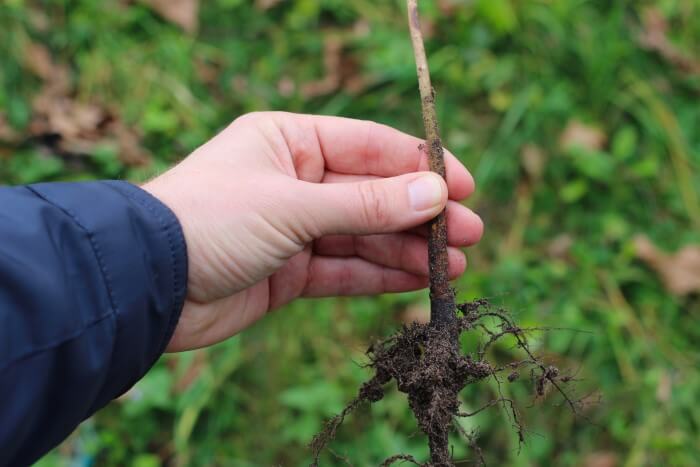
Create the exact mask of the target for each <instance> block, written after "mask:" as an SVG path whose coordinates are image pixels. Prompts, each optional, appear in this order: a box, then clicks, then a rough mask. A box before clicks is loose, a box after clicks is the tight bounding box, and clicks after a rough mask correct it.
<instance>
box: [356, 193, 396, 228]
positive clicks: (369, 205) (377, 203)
mask: <svg viewBox="0 0 700 467" xmlns="http://www.w3.org/2000/svg"><path fill="white" fill-rule="evenodd" d="M358 187H359V190H360V199H361V202H362V216H363V218H364V219H363V220H364V224H365V226H366V227H367V228H372V227H379V228H382V227H385V226H386V225H387V223H388V221H389V206H388V203H387V199H386V196H385V195H384V193H383V191H382V190H381V189H380V188H379V187H378V186H377V184H376V183H374V182H366V183H360V184H359V185H358Z"/></svg>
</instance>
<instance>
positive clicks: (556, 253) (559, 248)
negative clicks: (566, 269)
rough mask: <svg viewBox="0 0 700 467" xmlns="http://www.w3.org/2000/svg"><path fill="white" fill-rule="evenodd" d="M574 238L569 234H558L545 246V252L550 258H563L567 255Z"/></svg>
mask: <svg viewBox="0 0 700 467" xmlns="http://www.w3.org/2000/svg"><path fill="white" fill-rule="evenodd" d="M573 244H574V239H573V238H572V237H571V235H569V234H560V235H558V236H556V237H554V240H552V242H551V243H550V244H549V245H548V246H547V253H548V254H549V256H551V257H552V258H558V259H564V258H566V257H567V256H568V254H569V250H570V249H571V245H573Z"/></svg>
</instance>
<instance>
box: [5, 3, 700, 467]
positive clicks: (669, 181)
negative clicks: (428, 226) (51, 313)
mask: <svg viewBox="0 0 700 467" xmlns="http://www.w3.org/2000/svg"><path fill="white" fill-rule="evenodd" d="M203 3H205V5H203V8H202V11H201V12H200V16H199V24H200V29H199V32H198V33H196V34H195V35H188V34H185V33H183V32H182V31H181V30H180V29H178V28H177V26H174V25H173V24H171V23H168V22H166V21H164V20H162V19H161V18H160V17H159V16H157V15H156V14H154V13H153V12H152V11H151V10H150V9H148V8H147V7H146V6H144V5H143V4H141V3H138V2H122V1H116V0H111V1H105V2H90V1H86V0H51V1H49V0H45V1H38V0H37V1H29V0H9V1H6V2H3V4H2V6H0V53H1V55H2V57H3V60H2V62H1V63H0V115H3V116H4V120H5V121H6V122H9V126H10V127H11V128H12V130H13V131H14V132H16V133H18V134H20V135H28V134H29V133H30V131H31V130H30V121H31V120H32V115H33V114H34V110H33V108H32V99H33V98H34V97H35V96H36V95H37V94H38V93H39V92H40V91H41V89H42V88H43V86H45V83H44V81H43V80H42V79H41V78H40V77H38V76H37V75H36V73H33V72H32V71H31V66H30V65H28V63H27V60H28V59H27V56H28V52H27V51H28V47H29V44H32V43H41V44H44V45H46V46H47V47H48V48H49V50H50V52H51V56H52V57H53V59H54V61H55V62H56V63H58V64H64V65H66V66H67V67H68V68H67V69H68V70H69V72H70V78H71V89H72V91H71V95H70V96H71V99H73V100H74V101H75V102H80V103H88V104H90V103H92V104H95V103H97V104H98V105H99V106H100V107H101V108H104V109H109V110H108V111H109V113H110V115H112V118H114V119H118V120H119V121H123V122H125V124H126V125H127V126H128V127H129V128H131V129H133V130H134V131H135V132H136V133H137V134H138V135H139V137H138V141H139V144H140V145H141V146H142V147H143V148H145V149H146V150H147V151H148V153H149V154H150V162H149V163H148V164H146V165H145V166H139V167H135V166H131V165H129V164H126V163H124V161H123V160H122V159H121V158H120V151H119V146H118V145H116V146H115V144H114V142H113V141H109V140H105V141H97V142H95V143H94V144H93V145H92V146H91V148H90V150H88V151H85V152H83V153H79V154H71V155H66V154H64V153H60V152H57V151H54V150H52V146H50V145H48V146H47V145H46V144H45V143H46V141H43V140H42V141H39V140H36V139H30V140H28V141H27V140H25V138H20V140H19V142H17V141H15V142H8V141H6V142H5V143H0V181H1V182H4V183H9V184H15V183H31V182H36V181H46V180H76V179H92V178H128V179H131V180H134V181H140V180H144V179H145V178H146V177H148V176H151V175H153V174H155V173H157V172H159V171H162V170H164V168H166V167H167V166H168V165H169V164H171V163H173V162H174V161H176V160H178V159H179V158H181V157H183V156H185V155H186V154H187V153H188V152H189V151H191V150H192V149H193V148H195V147H197V145H199V144H201V143H202V142H204V141H205V140H206V139H207V138H208V137H210V136H211V135H212V134H213V133H214V132H216V131H217V129H219V128H221V127H222V126H223V125H225V124H226V123H227V122H229V121H230V120H232V119H233V118H235V117H236V116H237V115H240V114H242V113H244V112H248V111H253V110H266V109H280V110H289V111H294V112H307V113H321V114H334V115H343V116H349V117H357V118H364V119H373V120H377V121H380V122H384V123H387V124H390V125H393V126H396V127H398V128H401V129H403V130H405V131H408V132H412V133H414V134H421V133H422V130H421V121H420V113H419V100H418V92H417V86H416V82H415V72H414V69H413V63H412V60H411V57H412V54H411V50H410V43H409V39H408V35H407V31H406V27H405V24H404V12H403V5H402V4H403V2H400V1H393V0H392V1H387V2H370V1H366V0H342V1H341V0H319V1H311V0H298V1H286V2H285V1H283V2H280V3H279V4H278V5H276V6H274V7H272V8H270V9H268V10H263V9H262V8H260V7H257V6H255V5H254V4H253V3H254V2H244V1H240V0H216V1H210V2H203ZM423 3H424V4H425V5H424V10H425V12H424V15H425V16H426V17H427V18H430V19H432V23H433V27H432V30H433V33H432V35H431V37H430V39H429V40H428V43H427V47H428V51H429V54H430V60H431V71H432V73H433V82H434V85H435V87H436V90H437V95H438V113H439V118H440V120H441V126H442V128H443V133H444V140H445V143H446V145H447V146H448V147H449V148H450V149H451V150H452V151H453V152H454V153H456V154H458V155H459V156H460V157H461V158H462V160H463V161H464V162H465V164H467V166H468V167H470V169H471V170H472V172H473V173H474V174H475V178H476V180H477V184H478V193H477V194H476V195H475V196H474V197H473V199H472V200H470V202H469V205H470V206H471V207H473V208H474V209H475V210H476V211H477V212H479V213H480V214H481V215H482V217H483V218H484V220H485V222H486V227H487V228H486V235H485V238H484V240H483V242H482V243H481V244H480V245H478V246H476V247H474V248H472V249H471V250H470V251H469V259H470V269H469V271H468V272H467V274H466V275H465V276H464V277H463V278H461V279H460V280H459V281H458V282H457V283H456V284H455V285H456V287H457V289H458V291H459V298H461V299H463V300H464V299H470V298H477V297H482V296H487V297H491V298H492V299H493V300H495V301H496V302H498V303H500V304H502V305H503V306H505V307H507V308H509V309H511V310H513V311H514V312H515V313H516V315H517V316H518V318H519V320H520V322H521V323H522V324H523V325H525V326H558V327H562V328H570V329H577V330H582V331H587V332H571V331H565V330H563V331H556V332H549V333H544V334H541V335H539V336H537V337H538V339H537V341H538V349H539V350H540V351H542V352H546V353H548V354H550V355H551V358H554V359H555V360H556V361H557V363H558V364H559V365H560V366H561V367H564V368H570V369H572V370H578V371H579V377H581V378H582V379H583V381H582V382H581V383H579V386H580V388H581V390H582V391H593V392H594V395H593V396H592V398H593V399H595V400H597V398H598V396H600V398H601V402H600V403H595V404H591V406H590V407H589V408H588V409H587V411H586V415H587V416H588V417H590V419H591V421H585V420H583V419H576V418H574V417H573V416H572V415H571V414H569V413H568V411H567V410H565V409H564V408H562V407H560V406H558V404H557V401H556V399H555V398H553V397H552V398H551V399H550V400H547V401H545V402H544V403H542V402H537V403H536V407H535V408H533V409H530V410H524V411H523V415H524V419H525V421H526V423H527V426H528V428H529V430H530V433H531V435H530V436H529V437H528V439H527V442H526V444H525V445H524V446H523V447H522V450H520V452H519V453H518V442H517V439H516V438H515V435H514V434H513V433H512V432H511V430H510V429H508V427H509V425H510V422H509V421H508V419H507V418H506V416H505V414H504V413H503V411H498V410H496V411H488V412H484V413H483V414H480V415H479V416H477V417H474V418H473V419H469V420H468V421H466V422H465V423H466V424H467V425H466V427H467V428H477V427H478V429H479V432H480V439H481V445H482V447H483V448H484V450H485V452H486V456H487V459H488V460H490V461H491V463H493V464H497V465H498V464H507V465H515V466H518V465H523V466H525V465H564V466H565V465H602V464H596V462H601V459H604V458H608V459H615V462H616V463H615V464H613V465H620V466H630V467H632V466H646V465H678V466H681V465H693V464H694V463H695V460H696V459H697V458H698V457H700V444H699V443H698V439H700V409H698V403H697V401H698V396H699V395H700V373H698V371H697V368H698V367H700V348H699V347H698V342H700V324H698V323H699V321H700V305H699V301H698V296H697V294H696V295H694V296H687V297H674V296H671V295H670V294H669V293H668V292H667V291H666V290H665V289H664V286H663V283H662V282H661V280H660V279H659V277H658V276H657V275H656V274H655V273H654V272H653V271H652V270H651V269H649V268H648V267H647V266H646V265H645V264H643V263H641V262H640V261H639V260H637V259H636V257H635V253H634V247H633V238H634V236H635V235H636V234H646V235H648V236H649V237H650V238H651V239H652V241H654V243H656V244H657V245H659V246H660V247H662V248H664V249H666V250H669V251H672V250H675V249H677V248H679V247H681V246H683V245H687V244H693V243H698V242H699V241H700V233H699V232H700V229H699V228H698V227H700V206H699V205H698V197H699V195H700V193H699V192H700V172H699V171H698V170H697V168H698V164H700V132H699V131H698V128H700V106H699V105H698V95H699V94H700V75H699V74H698V73H697V72H692V71H687V70H684V69H683V68H682V67H681V66H679V65H678V63H674V61H673V60H672V59H671V58H672V57H669V56H664V55H663V54H661V53H659V52H658V51H654V50H649V49H647V48H645V47H642V45H641V43H640V40H639V37H640V34H643V31H644V30H645V26H644V24H645V23H644V18H645V14H648V13H645V11H648V10H647V9H648V8H654V9H656V10H657V11H658V12H659V13H660V15H661V16H662V17H663V18H665V19H666V21H668V23H669V24H670V27H669V29H668V31H667V34H666V37H667V39H668V41H670V43H671V44H672V45H673V46H674V47H675V48H676V49H677V50H679V51H680V53H681V54H682V55H683V56H685V57H689V58H690V59H691V60H692V59H694V60H695V62H697V61H698V57H700V49H699V48H698V47H699V46H698V44H700V20H698V18H700V5H698V4H697V2H694V1H693V0H661V1H657V2H651V1H641V0H640V1H624V0H615V1H599V0H558V1H556V2H550V1H545V0H527V1H525V0H523V1H511V0H491V1H486V0H474V1H457V0H455V1H451V2H450V1H447V0H443V1H437V0H436V1H433V2H423ZM440 5H441V6H442V8H443V9H440V8H439V7H438V6H440ZM329 41H336V42H340V43H341V44H342V51H343V52H342V58H341V63H342V64H343V66H342V70H343V72H342V73H341V78H342V79H341V85H340V86H339V88H338V89H336V90H333V91H332V92H328V93H319V92H311V91H309V86H308V85H309V83H311V84H314V83H315V82H317V81H318V80H319V79H321V78H323V77H324V75H325V74H326V70H325V66H324V50H325V49H326V48H327V45H326V44H327V43H328V42H329ZM316 84H317V83H316ZM310 88H311V89H312V91H313V90H314V87H313V86H310ZM316 91H317V90H316ZM0 121H2V120H0ZM575 121H577V122H581V125H583V127H584V128H587V129H588V132H589V133H590V132H592V134H594V135H598V136H597V137H598V138H600V141H599V142H598V143H596V144H590V143H584V144H579V145H574V144H564V143H562V138H563V136H562V135H563V134H564V133H565V130H566V128H567V127H568V126H569V124H570V123H571V122H575ZM0 134H2V133H0ZM0 139H1V138H0ZM426 304H427V297H426V296H425V294H424V293H415V294H405V295H399V296H381V297H370V298H358V299H337V300H330V299H329V300H319V301H299V302H296V303H294V304H292V305H290V306H288V307H287V308H285V309H284V310H280V311H277V312H275V313H274V314H273V315H272V316H270V317H269V318H267V319H266V320H264V321H263V322H261V323H259V324H258V325H256V326H255V327H253V328H252V329H250V330H249V331H246V332H245V333H244V334H242V335H240V336H238V337H236V338H234V339H232V340H230V341H228V342H226V343H223V344H221V345H218V346H216V347H214V348H212V349H209V350H205V351H199V352H195V353H189V354H182V355H174V356H166V357H164V358H163V359H161V361H160V362H159V363H158V365H157V366H156V368H154V370H153V371H151V373H149V374H148V375H147V376H146V378H144V380H143V381H142V382H141V383H139V384H138V385H137V386H136V388H135V390H134V391H132V392H131V393H129V395H128V396H127V397H126V398H124V399H123V400H120V401H117V402H114V403H112V404H110V405H109V406H108V407H107V408H106V409H104V410H103V411H101V412H100V413H99V414H97V415H96V416H95V417H93V418H92V419H91V420H89V421H88V422H87V423H85V424H84V425H83V426H82V427H81V428H80V429H79V430H78V431H77V432H76V433H75V434H74V435H73V436H72V437H71V438H70V439H69V440H67V441H66V442H65V443H64V444H63V445H62V446H61V447H59V448H57V450H55V451H54V452H53V453H52V454H51V455H49V456H48V457H47V458H46V459H44V460H43V461H42V462H41V465H44V466H51V465H57V466H60V465H69V462H76V461H77V462H81V463H85V464H91V463H95V464H98V465H107V466H110V465H114V466H116V465H125V464H130V465H137V466H141V467H148V466H155V465H160V464H161V462H163V460H164V459H168V460H169V462H171V464H170V465H236V466H257V465H303V464H304V463H308V461H309V454H310V453H309V451H308V450H307V449H306V448H305V445H306V443H307V442H308V441H309V440H310V439H311V437H312V435H313V434H314V433H315V431H316V430H318V429H319V427H320V426H321V423H322V421H323V420H324V419H325V418H327V417H329V416H331V415H332V414H333V413H335V412H336V411H337V410H338V409H339V408H341V407H342V406H343V404H344V402H346V401H347V400H349V399H350V398H351V397H352V395H353V394H354V393H355V390H356V388H357V386H358V384H359V383H360V382H361V381H362V380H364V379H365V378H366V376H367V375H366V374H365V371H364V370H363V369H361V368H360V367H359V366H358V365H357V364H356V363H355V362H359V361H362V358H363V357H362V352H363V350H364V349H365V348H366V347H367V345H368V344H369V343H370V342H371V341H372V340H373V339H374V338H376V337H378V336H383V335H387V334H388V333H390V332H391V331H392V330H394V329H395V328H396V327H397V326H398V325H399V323H400V317H401V316H402V314H403V313H404V311H405V310H406V309H407V308H409V307H414V308H415V307H425V306H426ZM318 336H321V337H318ZM495 351H496V352H501V353H502V354H504V355H505V354H508V353H509V352H511V349H510V348H508V347H506V346H502V347H500V348H497V349H496V350H495ZM508 390H509V391H511V392H512V393H515V394H517V395H519V397H520V399H521V400H522V401H523V405H524V406H525V405H529V403H530V401H531V393H532V388H530V387H528V385H527V384H522V385H513V386H508ZM489 391H491V393H489ZM493 391H495V388H493V387H491V388H489V387H488V386H482V387H481V389H479V391H474V390H470V391H467V392H466V393H465V394H464V401H465V403H466V405H467V407H472V408H476V407H477V406H478V404H479V402H484V401H487V400H489V399H490V398H493ZM368 410H371V411H372V414H371V417H370V416H369V415H370V414H368V413H367V411H368ZM415 431H416V427H415V423H414V422H413V421H412V419H411V416H410V413H409V412H408V410H406V405H405V401H403V400H402V399H401V396H400V395H398V394H396V393H394V394H393V395H392V396H391V397H389V398H388V399H386V400H385V401H383V402H382V403H381V404H378V405H377V406H376V407H372V408H371V409H366V410H365V412H363V411H360V412H358V413H357V414H356V415H354V416H353V417H351V419H349V420H348V422H347V424H346V425H345V426H344V427H343V429H342V430H341V432H340V434H339V437H338V440H337V441H336V442H335V443H334V444H333V446H332V447H333V450H334V451H335V452H336V453H338V454H341V455H345V454H348V455H349V456H350V457H351V458H352V460H353V462H354V464H355V465H372V464H377V463H378V462H379V461H380V460H381V459H383V458H385V457H387V456H388V455H391V454H394V453H397V452H402V451H403V452H408V453H411V454H414V455H416V456H417V457H419V458H424V457H425V455H426V448H425V446H424V440H423V439H422V437H421V436H419V435H415ZM455 455H456V456H457V457H458V458H464V457H469V456H470V453H469V452H468V451H467V450H466V449H465V448H463V447H462V446H461V445H460V444H458V445H456V446H455ZM596 456H597V457H596ZM325 463H326V465H335V464H340V461H339V460H338V459H336V458H334V457H333V456H329V457H328V458H327V459H326V460H325ZM70 465H72V464H70Z"/></svg>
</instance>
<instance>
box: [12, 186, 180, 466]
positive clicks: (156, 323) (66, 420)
mask: <svg viewBox="0 0 700 467" xmlns="http://www.w3.org/2000/svg"><path fill="white" fill-rule="evenodd" d="M186 279H187V253H186V247H185V240H184V238H183V235H182V230H181V228H180V224H179V222H178V220H177V219H176V218H175V215H174V214H173V213H172V212H171V211H170V210H169V209H168V208H167V207H166V206H164V205H163V204H162V203H160V202H159V201H158V200H156V199H155V198H153V197H152V196H150V195H149V194H148V193H146V192H145V191H143V190H141V189H139V188H137V187H135V186H133V185H131V184H128V183H126V182H90V183H48V184H38V185H32V186H25V187H12V188H0V466H4V465H13V466H14V465H28V464H31V463H33V462H34V461H35V460H37V459H38V458H39V457H41V456H42V455H43V454H45V453H46V452H47V451H49V450H50V449H51V448H52V447H54V446H56V445H57V444H58V443H60V442H61V441H62V440H63V439H64V438H65V437H66V436H68V435H69V434H70V433H71V431H73V430H74V429H75V427H76V426H77V425H78V424H79V423H80V422H81V421H82V420H84V419H85V418H86V417H88V416H90V415H91V414H92V413H94V412H95V411H97V410H98V409H100V408H101V407H103V406H104V405H105V404H107V403H108V402H109V401H111V400H112V399H114V398H115V397H117V396H119V395H120V394H122V393H124V392H125V391H126V390H127V389H129V388H130V387H131V386H132V385H133V384H134V383H135V382H136V381H138V379H139V378H141V377H142V376H143V375H144V374H145V373H146V372H147V371H148V370H149V368H150V367H151V366H152V365H153V364H154V363H155V361H156V360H157V359H158V357H159V356H160V355H161V353H162V352H163V351H164V349H165V346H166V345H167V343H168V341H169V339H170V337H171V335H172V333H173V331H174V328H175V325H176V324H177V320H178V318H179V315H180V311H181V309H182V306H183V302H184V298H185V292H186V286H187V284H186Z"/></svg>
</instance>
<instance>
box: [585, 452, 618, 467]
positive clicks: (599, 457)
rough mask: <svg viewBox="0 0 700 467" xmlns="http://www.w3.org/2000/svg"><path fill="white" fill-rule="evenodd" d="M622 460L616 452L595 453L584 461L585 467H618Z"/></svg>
mask: <svg viewBox="0 0 700 467" xmlns="http://www.w3.org/2000/svg"><path fill="white" fill-rule="evenodd" d="M619 463H620V460H619V459H618V456H617V454H616V453H614V452H607V451H601V452H594V453H591V454H589V455H587V456H586V457H585V458H584V459H583V463H582V466H583V467H616V466H617V465H619Z"/></svg>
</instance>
